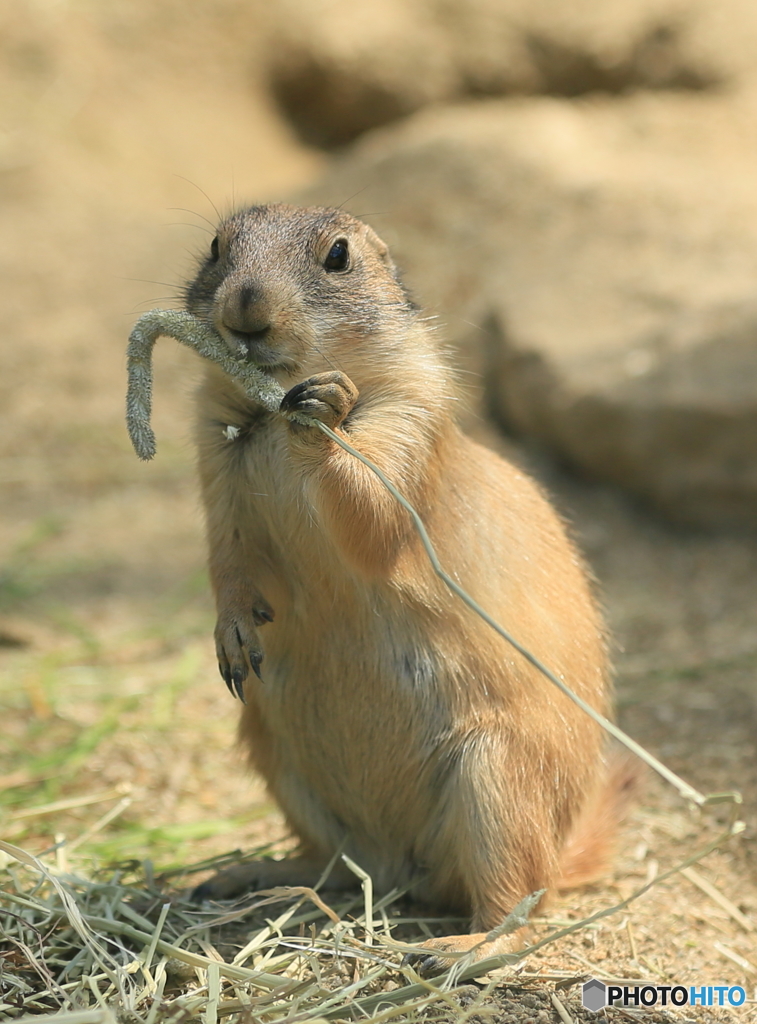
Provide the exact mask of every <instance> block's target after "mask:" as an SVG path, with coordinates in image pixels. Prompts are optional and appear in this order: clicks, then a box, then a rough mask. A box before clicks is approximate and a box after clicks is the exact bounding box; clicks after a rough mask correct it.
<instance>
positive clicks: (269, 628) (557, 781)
mask: <svg viewBox="0 0 757 1024" xmlns="http://www.w3.org/2000/svg"><path fill="white" fill-rule="evenodd" d="M186 307H187V309H188V310H189V311H190V312H191V313H193V314H194V315H195V316H198V317H199V318H201V319H203V320H204V321H206V322H207V323H209V324H210V325H212V326H213V327H214V328H215V329H216V330H217V331H218V332H219V333H220V334H221V336H222V337H223V338H224V339H225V340H226V342H227V343H228V345H229V347H230V348H231V350H232V351H233V352H235V353H244V355H245V356H246V358H249V359H250V360H252V361H253V362H255V363H256V364H258V365H260V366H261V367H263V368H265V369H266V371H267V372H268V373H270V374H272V375H273V376H274V377H275V378H276V379H277V380H278V381H279V382H280V383H281V384H282V386H283V387H284V389H285V390H286V392H287V394H286V397H285V398H284V400H283V402H282V407H284V408H288V409H290V410H295V409H296V410H300V411H304V412H308V413H310V414H312V415H314V416H316V417H317V418H319V419H321V420H322V421H323V422H325V423H327V424H328V425H329V426H331V427H332V428H333V429H335V430H336V431H337V432H341V433H342V434H343V435H344V436H345V437H346V438H347V439H348V440H349V441H350V443H351V444H352V445H353V446H354V447H355V448H357V449H358V450H359V451H361V452H362V453H364V454H365V455H366V456H368V457H369V458H370V459H372V460H373V461H374V462H375V463H377V464H378V465H379V466H380V467H381V468H382V469H383V470H384V472H385V473H386V474H387V476H388V477H389V478H390V479H391V480H392V481H393V482H394V483H395V485H396V486H397V487H398V488H399V489H400V490H401V491H402V492H403V493H404V494H405V496H406V497H407V498H408V499H409V500H410V501H411V502H412V503H413V504H414V505H415V507H416V508H417V509H418V511H419V513H420V515H421V517H422V518H423V519H424V521H425V524H426V526H427V529H428V532H429V535H430V536H431V539H432V542H433V544H434V546H435V548H436V550H437V553H438V555H439V558H440V561H441V562H442V564H443V565H444V567H445V568H446V570H447V571H448V572H449V573H450V574H452V575H453V576H454V577H455V578H456V579H457V580H459V582H460V584H461V585H462V586H463V587H464V588H465V589H467V590H468V591H469V592H470V593H471V594H472V595H473V596H474V597H475V599H476V600H477V601H478V602H479V603H480V604H481V605H483V606H484V607H485V608H486V609H487V611H488V612H489V613H490V614H491V615H492V616H494V617H495V618H496V619H498V620H499V621H501V622H502V623H503V624H504V625H505V626H506V627H507V628H508V629H510V630H511V632H512V633H513V634H515V635H516V636H517V638H518V639H519V640H520V641H521V642H522V643H523V644H525V645H526V646H527V647H528V648H530V650H531V651H532V652H533V653H534V654H535V655H537V657H539V658H541V659H542V660H543V661H544V662H545V663H547V664H548V665H549V666H550V667H551V668H552V670H553V671H554V672H556V673H557V674H558V675H560V676H561V677H562V678H564V679H565V680H566V682H568V684H569V685H570V686H571V687H573V689H574V690H575V691H576V692H578V693H579V694H580V695H581V696H582V697H583V698H584V699H585V700H587V701H588V702H589V703H590V704H592V705H593V706H594V707H595V708H596V709H597V710H599V711H602V712H605V711H606V710H607V703H608V681H607V679H608V671H607V662H606V654H605V644H604V637H603V628H602V623H601V620H600V617H599V615H598V612H597V609H596V606H595V603H594V601H593V599H592V595H591V590H590V586H589V583H588V580H587V576H586V573H585V571H584V568H583V566H582V562H581V559H580V558H579V556H578V555H577V553H576V551H575V549H574V547H573V546H572V544H571V542H570V541H569V540H568V538H567V536H566V533H565V530H564V528H563V525H562V523H561V521H560V520H559V518H558V516H557V515H556V513H555V512H554V511H553V509H552V508H551V506H550V504H549V503H548V501H547V500H546V499H545V498H544V496H543V495H542V493H541V492H540V490H539V488H538V487H537V486H536V485H535V484H534V483H533V481H531V480H530V479H529V478H528V477H527V476H526V475H524V473H522V472H521V471H520V470H519V469H517V468H515V467H514V466H512V465H510V464H509V463H507V462H506V461H504V460H503V459H501V458H499V457H498V456H497V455H495V454H493V453H492V452H490V451H488V450H487V449H484V448H482V447H481V446H479V445H477V444H475V443H474V442H473V441H471V440H470V439H468V438H467V437H465V436H464V435H463V434H462V433H461V432H460V430H459V429H458V427H457V426H456V424H455V419H454V399H455V381H454V374H453V372H452V370H451V369H450V367H449V366H448V365H447V364H446V362H445V359H444V358H443V357H442V355H441V353H440V351H439V347H438V343H437V342H436V340H435V337H434V334H433V332H432V331H431V329H430V328H429V326H428V324H427V322H426V321H425V320H424V319H423V316H422V314H421V312H420V311H419V309H418V308H417V307H416V306H415V305H414V304H413V302H412V301H411V300H410V298H409V297H408V294H407V293H406V291H405V289H404V287H403V285H402V284H401V282H400V279H399V276H398V273H397V270H396V268H395V266H394V264H393V262H392V259H391V256H390V255H389V252H388V250H387V247H386V245H384V243H383V242H382V241H381V240H380V239H379V238H378V237H377V235H376V234H375V233H374V231H373V230H372V229H371V228H369V227H368V226H367V225H365V224H363V223H361V222H360V221H358V220H356V219H355V218H353V217H351V216H349V215H348V214H346V213H343V212H341V211H339V210H332V209H324V208H307V209H303V208H298V207H293V206H287V205H270V206H256V207H252V208H250V209H246V210H242V211H241V212H238V213H236V214H234V215H233V216H231V217H229V218H228V219H227V220H225V221H224V222H223V223H222V224H221V225H220V227H219V229H218V235H217V237H216V238H215V239H214V240H213V243H212V245H211V248H210V252H209V253H208V254H207V256H206V258H205V259H204V260H203V261H202V263H201V265H200V267H199V270H198V273H197V277H196V278H195V280H194V281H193V282H192V283H191V284H190V285H189V286H188V288H187V290H186ZM197 413H198V415H197V443H198V448H199V468H200V476H201V483H202V492H203V499H204V505H205V511H206V517H207V535H208V543H209V549H210V574H211V580H212V585H213V588H214V591H215V597H216V603H217V609H218V623H217V627H216V633H215V637H216V646H217V652H218V660H219V667H220V670H221V674H222V676H223V677H224V679H225V680H226V682H227V684H228V685H229V688H230V689H232V688H233V689H235V690H237V692H239V693H240V695H242V694H244V697H245V699H246V705H245V706H244V708H243V710H242V717H241V722H240V726H239V734H240V738H241V740H242V742H243V743H244V744H245V746H246V747H247V749H248V751H249V758H250V762H251V764H252V765H253V766H254V767H255V768H256V769H257V770H258V771H259V772H260V773H261V774H262V775H263V777H264V778H265V779H266V781H267V783H268V786H269V788H270V790H271V792H272V794H273V795H274V797H275V798H276V800H277V801H278V802H279V804H280V805H281V807H282V809H283V811H284V813H285V815H286V818H287V821H288V822H289V824H290V826H291V828H292V829H293V831H294V833H295V834H296V835H297V836H298V837H299V839H300V841H301V853H300V855H299V856H296V857H292V858H289V859H286V860H283V861H280V862H265V863H260V864H247V865H242V866H240V867H237V868H234V869H231V870H230V871H227V872H223V873H221V874H220V875H217V876H216V877H215V878H214V879H211V880H210V882H208V883H205V885H203V886H201V887H200V889H199V890H198V893H197V894H198V896H212V897H222V896H228V895H233V894H235V893H236V892H238V891H240V890H242V889H245V888H253V887H266V886H269V885H275V884H292V885H303V884H313V883H314V882H315V880H316V879H317V877H318V876H319V874H320V873H321V871H322V870H323V868H324V866H325V865H326V863H327V862H328V860H329V858H330V857H331V855H332V854H333V852H334V851H335V850H336V849H337V848H338V847H339V845H340V844H341V843H342V842H344V843H345V844H346V846H345V852H347V853H348V854H349V856H351V857H352V858H353V859H354V860H355V861H357V862H358V863H359V864H360V865H361V866H362V867H363V868H365V869H366V870H367V871H368V872H370V874H371V875H372V877H373V879H374V884H376V885H377V886H378V887H379V888H384V889H386V888H389V887H391V886H394V885H402V884H405V883H408V882H411V881H412V882H415V883H417V886H416V888H415V890H414V892H415V894H416V895H418V896H420V897H421V898H422V899H424V900H425V901H427V902H429V903H431V904H432V905H435V906H437V907H444V908H446V909H453V910H456V911H461V912H463V913H464V914H467V915H469V916H470V918H471V929H472V933H473V934H471V935H464V936H459V935H458V936H449V937H447V938H445V939H439V940H435V945H436V946H437V948H438V949H439V951H440V956H441V955H442V954H443V951H444V950H445V949H455V950H462V949H466V948H469V947H470V946H471V945H472V944H473V943H475V942H477V941H478V940H479V939H480V938H482V933H485V932H487V931H488V930H490V929H491V928H493V927H494V926H495V925H497V924H498V923H499V922H500V921H501V920H502V919H503V918H504V917H505V915H506V914H507V913H508V912H509V911H510V910H511V909H512V908H513V907H514V906H515V905H516V904H517V903H518V902H519V901H520V900H521V899H522V898H523V897H524V896H525V895H527V894H529V893H532V892H534V891H536V890H538V889H543V888H549V887H551V886H554V885H556V884H557V883H558V882H559V880H560V879H561V878H564V877H565V876H569V877H572V878H576V879H578V878H580V877H582V876H584V875H589V874H591V873H592V871H594V870H597V869H599V868H601V866H602V863H601V862H602V859H603V857H604V855H605V845H606V843H607V840H608V836H609V833H610V832H611V825H612V823H611V818H612V801H613V786H616V787H617V786H618V785H619V783H618V780H617V779H615V780H612V779H609V777H608V774H607V769H606V764H605V759H604V757H603V741H602V737H601V735H600V730H599V728H598V727H597V726H596V725H595V724H594V723H593V722H592V721H591V720H590V719H589V718H588V717H587V716H586V715H585V714H584V713H583V712H581V711H580V710H579V709H578V708H577V707H576V706H575V705H574V704H573V703H572V702H571V701H569V700H568V699H567V698H566V697H565V696H564V695H562V694H561V693H559V692H558V691H557V690H556V689H555V688H554V687H553V686H552V684H551V683H549V682H548V681H547V680H546V679H545V678H544V677H543V676H541V675H540V674H539V673H538V672H537V671H536V670H535V669H534V668H532V667H531V666H530V665H529V664H528V663H527V662H526V661H525V660H524V659H523V658H522V657H521V656H520V655H519V654H518V653H517V652H516V651H514V650H513V649H512V648H511V647H509V646H508V645H507V644H506V643H505V641H503V640H502V639H501V638H500V637H498V636H497V635H496V634H495V633H494V632H493V631H492V630H491V629H490V628H489V627H488V626H487V625H486V624H485V623H484V622H483V621H482V620H481V619H479V618H478V617H477V616H475V615H474V614H473V613H472V612H471V611H470V610H468V609H467V608H466V607H465V606H464V605H463V604H462V603H461V602H460V601H459V599H458V598H457V597H455V596H454V595H453V594H451V593H450V592H449V591H448V590H447V589H446V588H445V587H444V585H443V584H442V583H441V581H440V580H438V579H437V577H436V576H435V575H434V574H433V571H432V569H431V566H430V564H429V562H428V558H427V556H426V554H425V552H424V551H423V549H422V547H421V544H420V542H419V539H418V537H417V535H416V533H415V530H414V527H413V525H412V523H411V520H410V517H409V516H408V514H407V513H406V511H405V510H404V509H403V508H402V507H401V506H400V505H399V504H398V503H397V502H396V501H395V500H394V498H392V497H391V495H389V494H388V493H387V492H386V490H385V489H384V488H383V486H382V485H381V484H380V482H379V481H378V480H377V479H376V477H375V476H374V475H373V474H372V473H371V472H370V471H369V470H368V469H367V468H366V467H365V466H364V465H362V464H361V463H359V462H358V461H357V460H356V459H354V458H353V457H352V456H351V455H349V454H348V453H347V452H345V451H343V450H342V449H341V448H339V447H338V446H337V445H335V444H334V443H333V441H331V440H330V439H329V438H328V437H326V436H324V434H323V433H321V431H319V430H317V429H315V428H308V427H302V426H295V425H293V424H292V423H289V422H287V421H286V420H285V419H284V418H283V417H281V416H278V415H274V414H270V413H268V412H266V411H264V410H263V409H262V408H261V407H259V406H256V404H255V403H254V402H252V401H250V400H249V399H248V398H246V396H245V395H244V393H243V392H242V391H241V389H240V388H239V386H238V385H237V384H236V383H235V382H234V381H232V380H231V379H230V378H229V377H227V376H226V375H225V374H224V373H223V372H222V371H220V370H219V369H218V368H217V367H215V366H210V367H209V368H208V370H207V372H206V376H205V381H204V384H203V385H202V387H201V388H200V390H199V392H198V403H197ZM229 427H232V428H235V429H234V430H232V431H229V429H228V428H229ZM230 435H231V436H233V437H234V440H229V436H230ZM250 670H254V674H250ZM608 808H609V810H608ZM345 872H346V869H340V868H336V869H335V871H334V873H333V875H332V879H331V884H336V885H340V884H345V885H346V884H350V883H352V884H354V879H353V878H352V876H348V875H346V873H345ZM511 942H512V939H511V938H505V939H503V940H499V942H498V944H497V943H495V944H494V945H492V946H488V947H486V949H485V952H486V955H491V954H492V953H494V952H497V951H501V950H503V949H505V948H507V947H508V944H509V943H511ZM424 966H425V968H427V969H430V968H433V967H435V966H438V964H434V963H431V962H428V961H427V962H425V963H424Z"/></svg>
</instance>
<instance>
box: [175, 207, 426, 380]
mask: <svg viewBox="0 0 757 1024" xmlns="http://www.w3.org/2000/svg"><path fill="white" fill-rule="evenodd" d="M186 307H187V309H188V310H189V312H190V313H193V314H194V315H195V316H197V317H199V318H200V319H202V320H205V321H206V322H207V323H209V324H210V325H212V326H213V327H214V328H215V329H216V330H217V331H218V333H219V334H220V335H221V336H222V337H223V338H224V340H225V341H226V343H227V345H228V346H229V348H230V349H231V351H232V352H233V353H234V354H235V355H243V356H246V357H247V358H249V359H250V360H252V361H253V362H254V363H257V364H258V365H259V366H262V367H266V368H268V369H269V370H270V371H271V372H276V371H282V372H283V374H285V375H290V374H293V373H296V372H299V371H301V370H303V369H312V368H314V367H315V368H317V367H318V366H319V365H320V364H322V363H323V362H324V359H326V360H327V361H330V360H337V361H339V362H342V361H345V362H347V363H349V361H350V360H349V358H347V359H345V357H349V355H350V353H351V352H353V351H354V350H355V349H356V348H360V347H361V346H365V345H366V344H370V342H371V340H374V341H376V340H377V336H378V335H381V336H384V337H389V336H396V335H397V334H398V333H399V334H402V333H404V332H405V331H407V328H408V326H409V324H411V323H412V322H414V320H415V317H416V310H415V307H414V306H413V304H412V303H411V302H410V301H409V299H408V297H407V294H406V292H405V291H404V289H403V287H402V284H401V283H400V281H399V278H398V276H397V270H396V268H395V266H394V263H393V262H392V260H391V257H390V256H389V251H388V249H387V247H386V245H385V244H384V243H383V242H382V241H381V239H380V238H378V236H377V235H376V234H375V232H374V231H373V230H372V229H371V228H370V227H368V225H367V224H363V223H362V222H361V221H359V220H356V219H355V218H354V217H351V216H350V215H349V214H347V213H343V212H342V211H341V210H332V209H326V208H323V207H307V208H302V207H296V206H287V205H284V204H274V205H270V206H253V207H251V208H249V209H247V210H241V211H240V212H238V213H235V214H233V215H232V216H231V217H229V218H228V219H227V220H225V221H223V223H222V224H221V225H220V226H219V228H218V234H217V235H216V237H215V238H214V239H213V241H212V243H211V246H210V250H209V252H208V254H207V256H206V257H205V259H204V260H203V261H202V264H201V266H200V269H199V271H198V274H197V277H196V278H195V280H194V281H193V282H192V283H191V284H190V285H189V286H188V287H187V290H186Z"/></svg>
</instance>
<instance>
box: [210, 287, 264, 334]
mask: <svg viewBox="0 0 757 1024" xmlns="http://www.w3.org/2000/svg"><path fill="white" fill-rule="evenodd" d="M221 321H222V323H223V325H224V327H228V328H229V330H232V331H237V332H238V333H240V334H262V333H263V332H264V331H266V330H268V328H269V327H270V326H271V318H270V310H269V309H268V303H267V302H266V301H265V300H264V298H263V294H262V291H261V290H260V289H259V288H256V287H255V286H254V285H253V284H249V283H247V284H243V285H239V287H237V288H233V289H231V290H230V291H229V293H228V295H226V297H225V298H224V301H223V307H222V309H221Z"/></svg>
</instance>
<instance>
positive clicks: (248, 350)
mask: <svg viewBox="0 0 757 1024" xmlns="http://www.w3.org/2000/svg"><path fill="white" fill-rule="evenodd" d="M220 334H221V337H222V338H223V340H224V341H225V342H226V344H227V345H228V346H229V348H230V349H231V352H232V353H233V355H235V356H236V357H237V358H241V359H248V360H249V361H250V362H251V363H254V364H255V366H259V367H260V368H261V369H265V370H268V371H273V370H283V371H285V372H286V371H291V370H292V369H293V368H294V367H293V361H292V360H291V359H288V358H287V357H286V356H284V355H283V354H282V353H281V351H280V350H279V349H278V347H277V346H276V345H274V344H271V343H270V338H271V329H270V327H266V328H264V329H263V330H262V331H235V330H233V328H231V327H225V326H222V327H221V328H220Z"/></svg>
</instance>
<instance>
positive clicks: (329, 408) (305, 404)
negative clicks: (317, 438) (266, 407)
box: [281, 370, 358, 429]
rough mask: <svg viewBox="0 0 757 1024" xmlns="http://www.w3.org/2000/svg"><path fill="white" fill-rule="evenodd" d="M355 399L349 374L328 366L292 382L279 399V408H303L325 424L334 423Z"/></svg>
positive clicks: (293, 409)
mask: <svg viewBox="0 0 757 1024" xmlns="http://www.w3.org/2000/svg"><path fill="white" fill-rule="evenodd" d="M357 399H358V390H357V388H356V387H355V385H354V384H353V383H352V381H351V380H350V378H349V377H348V376H347V375H346V374H344V373H342V372H341V371H339V370H329V371H328V373H317V374H315V376H314V377H308V379H307V380H303V381H301V382H300V383H299V384H295V386H294V387H293V388H291V389H290V390H289V391H287V393H286V394H285V395H284V397H283V398H282V399H281V411H282V412H303V413H306V414H307V415H308V416H312V417H314V418H315V419H317V420H320V421H321V423H325V424H326V426H328V427H338V426H339V424H340V423H342V422H343V420H344V419H345V418H346V417H347V416H348V415H349V413H350V412H351V411H352V409H353V408H354V407H355V403H356V402H357ZM292 425H293V426H295V424H292ZM305 429H307V428H305Z"/></svg>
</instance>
